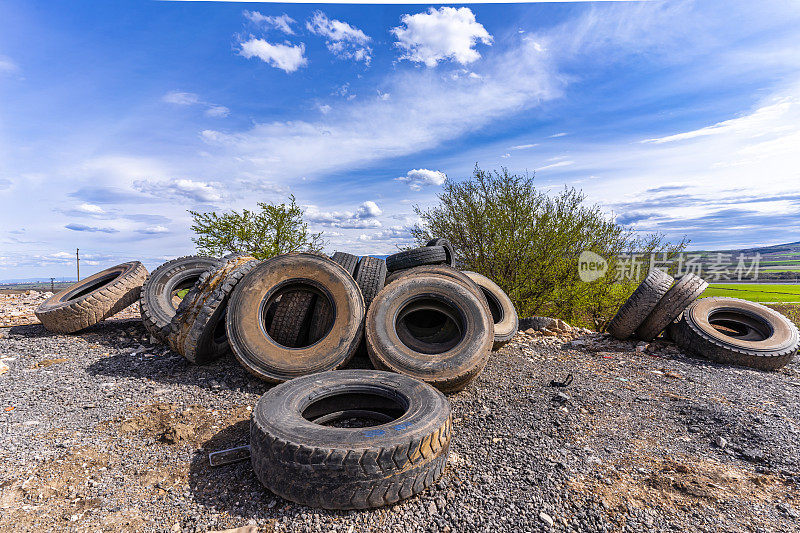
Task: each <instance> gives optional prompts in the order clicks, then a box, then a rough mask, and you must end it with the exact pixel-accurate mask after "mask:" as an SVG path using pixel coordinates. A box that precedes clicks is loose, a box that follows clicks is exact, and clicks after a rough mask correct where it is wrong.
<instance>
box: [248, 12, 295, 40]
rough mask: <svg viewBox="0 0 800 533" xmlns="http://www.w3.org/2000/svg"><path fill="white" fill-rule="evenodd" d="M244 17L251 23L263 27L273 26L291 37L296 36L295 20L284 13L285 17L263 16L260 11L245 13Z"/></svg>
mask: <svg viewBox="0 0 800 533" xmlns="http://www.w3.org/2000/svg"><path fill="white" fill-rule="evenodd" d="M244 16H245V17H246V18H247V19H249V20H250V22H252V23H254V24H259V25H262V26H272V27H273V28H276V29H278V30H280V31H282V32H283V33H287V34H289V35H294V30H292V27H291V24H294V22H295V21H294V19H293V18H292V17H290V16H289V15H287V14H286V13H284V14H283V15H279V16H269V15H262V14H261V13H259V12H258V11H245V12H244Z"/></svg>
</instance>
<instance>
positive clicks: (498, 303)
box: [464, 271, 519, 351]
mask: <svg viewBox="0 0 800 533" xmlns="http://www.w3.org/2000/svg"><path fill="white" fill-rule="evenodd" d="M464 274H466V275H467V276H469V278H470V279H471V280H472V281H474V282H475V285H477V286H478V288H479V289H480V290H481V291H482V292H483V295H484V296H485V297H486V301H487V302H488V304H489V312H490V313H491V315H492V321H493V322H494V344H493V345H492V350H494V351H497V350H499V349H500V348H502V347H503V346H505V345H506V343H508V341H510V340H511V339H512V338H514V335H516V334H517V331H518V330H519V316H518V315H517V310H516V308H515V307H514V304H513V303H512V302H511V298H509V297H508V294H506V292H505V291H504V290H503V289H501V288H500V286H499V285H498V284H497V283H495V282H494V281H492V280H490V279H489V278H487V277H486V276H484V275H483V274H478V273H477V272H470V271H464Z"/></svg>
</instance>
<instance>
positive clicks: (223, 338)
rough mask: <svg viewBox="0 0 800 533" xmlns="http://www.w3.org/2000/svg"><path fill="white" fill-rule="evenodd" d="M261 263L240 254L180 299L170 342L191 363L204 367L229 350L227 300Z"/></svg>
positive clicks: (209, 272) (206, 275)
mask: <svg viewBox="0 0 800 533" xmlns="http://www.w3.org/2000/svg"><path fill="white" fill-rule="evenodd" d="M257 264H258V261H256V260H255V259H254V258H252V257H250V256H246V255H237V256H234V257H232V258H230V259H227V260H225V261H223V262H222V265H221V266H220V267H219V268H216V269H214V270H208V271H206V272H205V273H203V274H202V275H201V276H200V278H199V279H198V280H197V282H196V283H195V285H194V287H192V289H191V290H190V291H189V292H188V293H186V296H185V297H184V298H183V300H181V303H180V305H178V309H177V310H176V312H175V316H174V317H172V321H171V322H170V332H169V335H168V336H167V341H168V342H169V345H170V347H171V348H172V349H173V350H175V351H176V352H178V353H179V354H181V355H182V356H184V357H185V358H186V360H188V361H189V362H192V363H195V364H198V365H202V364H206V363H210V362H211V361H214V360H215V359H218V358H220V357H222V356H223V355H225V354H227V353H228V352H229V351H230V344H229V343H228V337H227V335H226V332H225V314H226V312H227V305H228V298H229V297H230V295H231V293H232V292H233V289H234V288H235V287H236V284H237V283H238V282H239V281H240V280H241V279H242V277H244V275H245V274H246V273H247V272H249V271H250V270H251V269H252V268H253V267H255V266H256V265H257Z"/></svg>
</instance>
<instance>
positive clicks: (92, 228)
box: [64, 223, 119, 233]
mask: <svg viewBox="0 0 800 533" xmlns="http://www.w3.org/2000/svg"><path fill="white" fill-rule="evenodd" d="M64 227H65V228H67V229H70V230H72V231H88V232H92V233H94V232H100V233H117V232H118V231H119V230H116V229H114V228H98V227H95V226H87V225H86V224H74V223H73V224H67V225H66V226H64Z"/></svg>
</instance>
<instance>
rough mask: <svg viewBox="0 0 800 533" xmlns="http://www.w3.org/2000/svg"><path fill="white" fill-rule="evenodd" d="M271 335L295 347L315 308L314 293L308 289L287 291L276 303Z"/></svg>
mask: <svg viewBox="0 0 800 533" xmlns="http://www.w3.org/2000/svg"><path fill="white" fill-rule="evenodd" d="M274 307H275V314H274V317H273V319H272V322H271V323H270V326H269V335H270V337H272V338H273V339H274V340H275V342H277V343H278V344H281V345H283V346H287V347H289V348H294V347H296V346H297V345H298V342H299V340H300V337H301V334H302V330H303V325H305V324H307V320H308V318H309V316H308V315H309V313H311V312H312V309H314V294H313V293H310V292H306V291H297V292H290V293H286V294H284V295H283V296H281V299H280V301H279V302H277V303H276V304H275V306H274Z"/></svg>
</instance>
